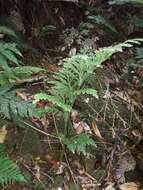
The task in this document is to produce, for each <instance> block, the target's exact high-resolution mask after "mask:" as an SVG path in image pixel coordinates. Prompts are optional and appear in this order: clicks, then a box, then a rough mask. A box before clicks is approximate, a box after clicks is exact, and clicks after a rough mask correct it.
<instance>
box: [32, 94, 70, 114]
mask: <svg viewBox="0 0 143 190" xmlns="http://www.w3.org/2000/svg"><path fill="white" fill-rule="evenodd" d="M41 100H48V101H50V102H53V103H54V104H56V105H57V106H59V107H61V108H63V110H65V111H68V112H70V111H71V109H72V108H71V106H70V105H66V104H64V102H63V100H62V99H60V97H58V96H50V95H47V94H44V93H40V94H37V95H35V100H34V101H33V103H34V104H35V103H37V102H39V101H41Z"/></svg>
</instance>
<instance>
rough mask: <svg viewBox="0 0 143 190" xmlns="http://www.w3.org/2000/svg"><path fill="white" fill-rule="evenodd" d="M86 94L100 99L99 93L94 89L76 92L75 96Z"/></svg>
mask: <svg viewBox="0 0 143 190" xmlns="http://www.w3.org/2000/svg"><path fill="white" fill-rule="evenodd" d="M84 94H87V95H91V96H94V97H95V98H98V95H97V91H96V90H95V89H93V88H84V89H81V90H77V91H75V95H77V96H79V95H84Z"/></svg>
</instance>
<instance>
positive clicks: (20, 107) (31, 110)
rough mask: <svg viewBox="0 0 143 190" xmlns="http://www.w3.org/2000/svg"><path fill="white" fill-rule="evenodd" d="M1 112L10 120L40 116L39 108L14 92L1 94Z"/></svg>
mask: <svg viewBox="0 0 143 190" xmlns="http://www.w3.org/2000/svg"><path fill="white" fill-rule="evenodd" d="M0 112H1V113H2V114H3V115H4V116H5V117H6V118H7V119H9V120H13V119H14V117H19V118H30V117H38V109H37V108H36V106H35V105H34V104H32V102H30V101H21V100H19V99H18V98H17V97H15V96H14V95H12V93H9V94H7V95H3V96H0Z"/></svg>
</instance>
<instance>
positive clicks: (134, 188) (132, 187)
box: [119, 182, 140, 190]
mask: <svg viewBox="0 0 143 190" xmlns="http://www.w3.org/2000/svg"><path fill="white" fill-rule="evenodd" d="M139 186H140V185H139V184H136V183H134V182H130V183H124V184H122V185H120V186H119V187H120V189H121V190H139Z"/></svg>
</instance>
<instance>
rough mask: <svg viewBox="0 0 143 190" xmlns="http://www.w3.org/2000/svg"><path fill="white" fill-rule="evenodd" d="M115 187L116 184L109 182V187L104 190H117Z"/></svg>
mask: <svg viewBox="0 0 143 190" xmlns="http://www.w3.org/2000/svg"><path fill="white" fill-rule="evenodd" d="M114 185H115V184H114V183H112V182H108V186H107V187H105V189H104V190H115V188H114Z"/></svg>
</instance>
